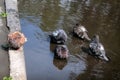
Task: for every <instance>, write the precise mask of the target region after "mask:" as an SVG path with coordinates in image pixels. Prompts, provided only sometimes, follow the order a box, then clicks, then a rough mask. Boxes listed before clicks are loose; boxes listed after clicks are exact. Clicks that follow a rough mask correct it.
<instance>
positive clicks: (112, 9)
mask: <svg viewBox="0 0 120 80" xmlns="http://www.w3.org/2000/svg"><path fill="white" fill-rule="evenodd" d="M19 13H20V21H21V26H22V31H23V33H24V34H25V35H26V37H27V38H28V42H27V43H26V44H25V45H24V51H25V60H26V68H27V77H28V80H120V62H119V59H120V34H119V33H120V32H119V31H120V1H119V0H19ZM76 23H81V24H82V25H83V26H85V27H86V28H87V30H88V33H89V36H90V37H92V36H93V35H94V34H99V36H100V41H101V42H102V43H103V45H104V47H105V50H106V54H107V56H108V57H109V58H110V62H104V61H101V60H99V59H96V58H95V57H92V56H90V55H88V54H87V52H85V51H83V50H82V49H81V46H84V47H87V45H88V42H85V41H82V40H80V39H79V38H76V37H74V36H73V35H72V34H71V31H72V28H73V26H74V25H75V24H76ZM59 28H62V29H64V30H65V31H66V33H67V35H68V37H69V39H68V42H67V43H66V44H67V46H68V48H69V51H70V57H69V59H68V60H67V61H65V60H57V59H54V53H53V50H54V47H55V44H50V39H49V37H48V36H47V32H50V31H53V30H55V29H59Z"/></svg>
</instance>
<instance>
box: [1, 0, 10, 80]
mask: <svg viewBox="0 0 120 80" xmlns="http://www.w3.org/2000/svg"><path fill="white" fill-rule="evenodd" d="M1 12H5V10H4V0H0V13H1ZM8 32H9V31H8V29H7V27H6V19H5V18H4V17H2V16H0V80H2V78H3V77H4V76H8V75H9V58H8V51H6V50H4V49H3V48H2V47H1V46H2V45H5V44H6V42H7V34H8Z"/></svg>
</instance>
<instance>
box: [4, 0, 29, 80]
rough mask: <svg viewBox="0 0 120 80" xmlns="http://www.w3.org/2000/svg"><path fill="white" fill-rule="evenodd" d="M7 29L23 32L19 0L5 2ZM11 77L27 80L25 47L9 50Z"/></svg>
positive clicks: (14, 79) (6, 0)
mask: <svg viewBox="0 0 120 80" xmlns="http://www.w3.org/2000/svg"><path fill="white" fill-rule="evenodd" d="M5 5H6V13H7V27H8V28H9V30H10V32H14V31H21V27H20V21H19V14H18V8H17V0H5ZM9 60H10V76H11V77H12V78H13V80H27V78H26V69H25V61H24V52H23V47H21V48H20V49H19V50H9Z"/></svg>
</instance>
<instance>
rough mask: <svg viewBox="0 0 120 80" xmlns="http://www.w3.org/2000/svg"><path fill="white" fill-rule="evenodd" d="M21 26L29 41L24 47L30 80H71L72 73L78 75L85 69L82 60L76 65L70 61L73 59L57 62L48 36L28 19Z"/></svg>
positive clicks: (23, 20) (22, 20)
mask: <svg viewBox="0 0 120 80" xmlns="http://www.w3.org/2000/svg"><path fill="white" fill-rule="evenodd" d="M21 25H22V26H23V28H22V32H24V34H25V35H26V37H27V39H28V42H27V43H26V44H25V45H24V51H25V60H26V70H27V76H28V80H38V79H42V80H49V79H52V80H69V76H72V75H70V74H71V73H74V74H75V75H78V74H80V73H81V72H82V71H83V70H84V69H85V63H84V62H83V61H82V60H75V63H74V62H73V61H70V60H71V59H69V60H68V63H67V61H65V62H64V61H60V60H57V59H56V60H55V59H54V56H53V54H54V53H53V52H52V51H50V42H49V38H48V36H45V34H44V32H43V31H42V30H40V29H39V27H37V26H35V25H34V24H32V23H31V22H29V21H28V20H27V19H21ZM75 59H76V58H75ZM73 60H74V59H73ZM56 61H57V62H56ZM58 63H59V64H58ZM61 65H63V66H62V68H60V67H61ZM81 65H82V66H81ZM73 78H75V77H73Z"/></svg>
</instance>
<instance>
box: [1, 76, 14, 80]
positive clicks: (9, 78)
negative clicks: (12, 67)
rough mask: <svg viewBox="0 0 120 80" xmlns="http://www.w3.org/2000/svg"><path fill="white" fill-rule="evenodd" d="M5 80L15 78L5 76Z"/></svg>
mask: <svg viewBox="0 0 120 80" xmlns="http://www.w3.org/2000/svg"><path fill="white" fill-rule="evenodd" d="M3 80H13V79H12V77H11V76H5V77H3Z"/></svg>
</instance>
